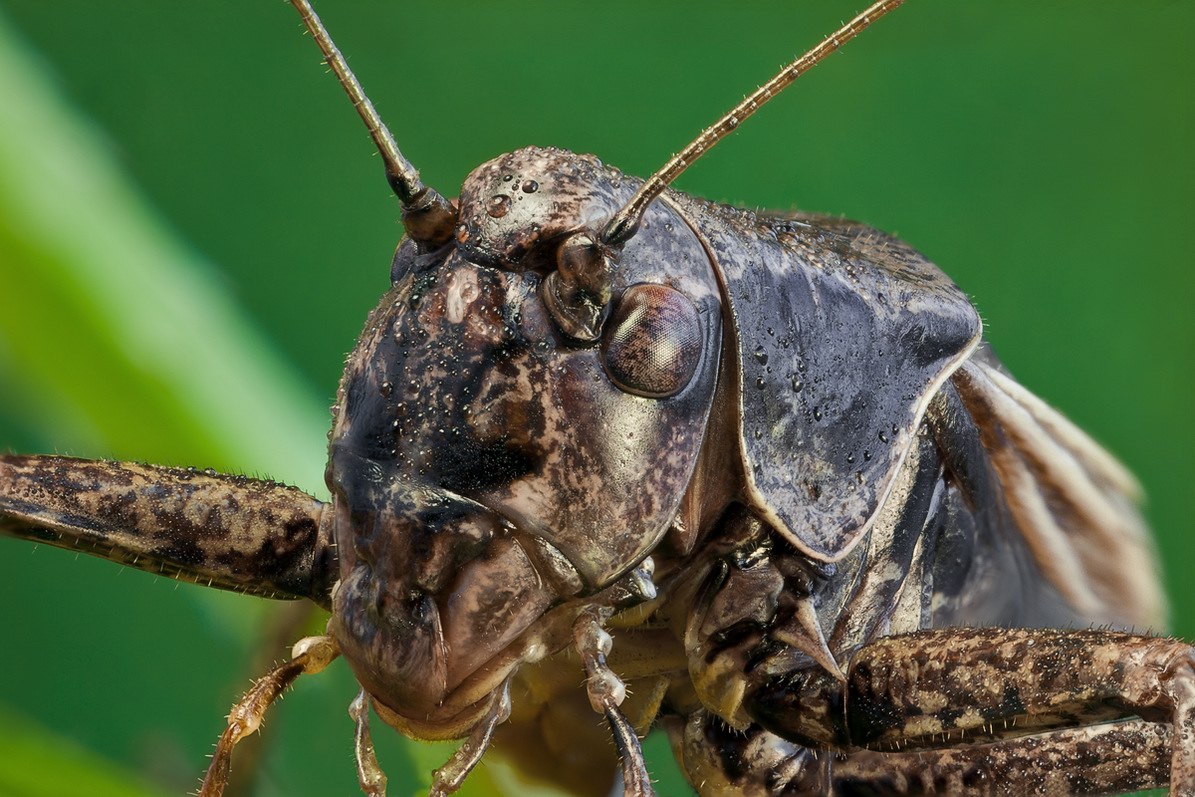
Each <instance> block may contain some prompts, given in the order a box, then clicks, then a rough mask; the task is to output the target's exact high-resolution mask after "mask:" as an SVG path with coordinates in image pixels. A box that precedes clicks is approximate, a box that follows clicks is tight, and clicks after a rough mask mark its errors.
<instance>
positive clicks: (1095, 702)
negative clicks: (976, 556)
mask: <svg viewBox="0 0 1195 797" xmlns="http://www.w3.org/2000/svg"><path fill="white" fill-rule="evenodd" d="M846 709H847V726H848V728H849V732H850V737H851V741H852V742H853V743H854V744H857V745H860V746H867V747H871V748H892V747H905V746H916V747H934V746H943V745H945V744H948V743H949V738H950V737H951V736H952V735H953V736H955V737H956V738H961V737H967V738H969V739H973V740H974V739H977V738H978V739H979V740H982V739H983V738H985V737H986V738H999V737H1010V736H1017V735H1023V734H1026V733H1034V732H1040V731H1045V730H1051V729H1056V728H1068V727H1069V728H1074V727H1078V726H1083V725H1092V724H1096V723H1101V722H1106V721H1108V720H1111V719H1116V718H1118V717H1124V716H1127V715H1130V714H1136V715H1138V716H1139V717H1141V718H1142V719H1145V720H1149V721H1151V722H1158V723H1164V724H1167V725H1169V726H1171V727H1172V729H1173V738H1174V744H1173V755H1172V760H1171V769H1170V782H1171V787H1172V791H1173V793H1175V794H1192V795H1195V651H1193V650H1192V648H1191V647H1190V646H1189V645H1187V644H1185V643H1183V642H1180V641H1177V640H1173V639H1164V638H1157V637H1148V636H1141V635H1137V634H1125V633H1119V632H1113V631H1095V630H1091V631H1054V630H1048V629H1037V630H1024V629H943V630H939V631H923V632H918V633H916V634H908V635H904V636H896V637H888V638H885V639H881V640H878V641H876V642H874V643H872V644H870V645H867V646H865V647H864V648H863V649H862V650H860V651H859V652H858V653H857V654H856V655H855V657H854V658H853V659H852V661H851V667H850V672H849V674H848V692H847V700H846Z"/></svg>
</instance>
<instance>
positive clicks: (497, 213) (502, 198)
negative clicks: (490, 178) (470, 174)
mask: <svg viewBox="0 0 1195 797" xmlns="http://www.w3.org/2000/svg"><path fill="white" fill-rule="evenodd" d="M485 212H486V213H488V214H489V215H490V218H494V219H500V218H502V217H503V216H505V215H506V214H507V213H509V212H510V197H508V196H507V195H506V194H494V195H493V196H492V197H490V201H489V202H486V203H485Z"/></svg>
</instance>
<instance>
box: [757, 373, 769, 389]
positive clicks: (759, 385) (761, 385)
mask: <svg viewBox="0 0 1195 797" xmlns="http://www.w3.org/2000/svg"><path fill="white" fill-rule="evenodd" d="M767 385H768V383H767V382H765V381H764V379H763V377H762V376H761V377H759V378H758V379H756V380H755V386H756V387H757V388H759V389H760V390H763V389H764V388H765V387H767Z"/></svg>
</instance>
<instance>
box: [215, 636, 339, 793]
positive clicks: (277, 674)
mask: <svg viewBox="0 0 1195 797" xmlns="http://www.w3.org/2000/svg"><path fill="white" fill-rule="evenodd" d="M339 655H340V648H339V647H338V646H337V645H336V641H335V640H334V639H332V637H330V636H317V637H307V638H306V639H300V640H299V641H298V642H297V643H296V644H295V646H294V649H293V650H292V653H291V659H290V661H287V662H285V663H283V664H280V665H279V666H277V667H275V668H274V669H273V670H271V671H270V672H268V673H267V674H266V675H265V676H264V677H262V678H261V679H260V680H258V681H257V682H256V683H254V684H253V686H252V688H250V690H249V691H248V692H246V693H245V696H244V697H242V698H241V700H240V702H238V703H237V704H236V705H235V706H233V707H232V711H230V712H229V714H228V727H227V728H225V729H224V733H223V734H221V735H220V741H218V742H217V743H216V752H215V754H214V755H212V763H211V764H210V765H209V766H208V769H207V772H206V773H205V774H204V776H203V783H202V784H200V786H199V792H198V794H197V795H196V797H220V796H221V795H222V794H223V793H224V786H225V785H226V784H227V783H228V772H229V770H230V769H231V766H232V748H234V747H236V744H237V742H239V741H240V740H241V739H244V738H245V737H246V736H248V735H249V734H251V733H253V732H254V731H256V730H257V729H258V728H259V727H261V722H262V719H263V718H264V717H265V713H266V710H267V709H269V707H270V705H271V704H272V703H273V702H274V701H275V700H277V699H278V697H279V696H281V695H282V693H283V692H284V691H286V688H287V687H288V686H290V685H291V684H292V683H294V681H295V679H296V678H298V677H299V676H300V675H303V674H314V673H317V672H320V671H321V670H323V669H324V668H325V667H327V666H328V664H329V663H331V661H332V660H333V659H335V658H336V657H337V656H339Z"/></svg>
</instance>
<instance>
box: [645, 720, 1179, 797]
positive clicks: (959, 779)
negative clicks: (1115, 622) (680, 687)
mask: <svg viewBox="0 0 1195 797" xmlns="http://www.w3.org/2000/svg"><path fill="white" fill-rule="evenodd" d="M665 727H666V728H667V730H668V732H669V737H670V738H671V740H672V746H673V750H674V752H675V753H676V758H677V761H678V762H679V763H680V764H681V767H682V768H683V769H684V771H685V774H686V775H687V776H688V778H689V782H690V783H692V784H693V785H694V786H695V787H699V788H701V789H702V793H709V794H734V795H738V796H739V797H781V796H783V797H814V796H815V795H827V794H831V795H834V797H862V796H863V795H867V797H880V796H881V795H884V796H886V797H912V796H913V795H931V794H932V795H955V796H957V797H983V796H984V795H990V796H991V797H996V795H1000V796H1001V797H1021V796H1022V795H1053V796H1054V797H1069V796H1071V795H1088V796H1090V795H1104V794H1108V795H1111V794H1124V793H1126V792H1131V791H1136V790H1139V789H1152V788H1156V787H1160V786H1165V785H1166V779H1167V776H1168V774H1169V769H1170V739H1171V732H1170V729H1169V728H1168V727H1166V726H1164V725H1159V724H1156V723H1149V722H1145V721H1143V720H1131V721H1128V722H1123V723H1117V724H1110V725H1100V726H1093V727H1088V728H1073V729H1068V730H1061V731H1053V732H1050V733H1045V734H1040V735H1036V736H1024V737H1021V738H1018V739H1004V740H999V741H995V742H990V743H987V744H963V743H960V744H957V745H956V746H954V747H948V748H944V749H939V750H917V751H913V752H879V751H872V750H855V751H852V752H838V753H834V752H829V751H824V750H822V751H814V750H811V749H809V748H805V747H801V746H800V745H797V744H794V743H792V742H789V741H786V740H784V739H781V738H780V737H778V736H775V735H774V734H771V733H769V732H767V731H765V730H763V729H762V728H761V727H759V726H758V725H752V726H751V727H749V728H747V729H745V730H741V731H739V730H735V729H733V728H730V727H729V726H727V725H726V724H725V723H724V722H722V721H721V720H719V719H717V718H716V717H714V716H712V715H710V714H708V713H707V712H704V711H701V712H697V713H696V714H694V715H693V716H691V717H689V719H688V721H687V722H684V723H681V722H679V721H676V720H675V718H673V719H672V721H669V722H666V723H665Z"/></svg>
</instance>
